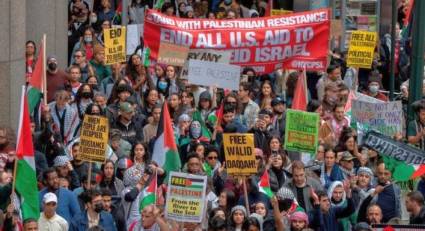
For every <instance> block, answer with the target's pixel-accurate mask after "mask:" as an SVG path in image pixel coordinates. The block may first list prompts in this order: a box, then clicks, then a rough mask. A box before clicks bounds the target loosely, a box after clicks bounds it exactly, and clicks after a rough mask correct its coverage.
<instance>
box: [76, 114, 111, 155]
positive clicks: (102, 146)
mask: <svg viewBox="0 0 425 231" xmlns="http://www.w3.org/2000/svg"><path fill="white" fill-rule="evenodd" d="M108 135H109V124H108V118H106V117H100V116H92V115H85V116H84V121H83V124H82V125H81V134H80V155H79V156H78V159H80V160H83V161H91V162H104V161H105V151H106V147H107V145H108Z"/></svg>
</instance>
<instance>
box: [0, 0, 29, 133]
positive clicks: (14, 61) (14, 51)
mask: <svg viewBox="0 0 425 231" xmlns="http://www.w3.org/2000/svg"><path fill="white" fill-rule="evenodd" d="M25 3H26V0H13V1H10V0H0V12H1V15H2V16H3V17H2V20H0V31H2V33H0V41H1V42H0V50H1V51H2V54H1V55H0V126H10V127H12V128H14V129H16V128H17V125H18V118H19V116H18V115H19V103H20V95H21V86H22V85H23V84H24V83H25V40H26V36H25V9H26V8H25Z"/></svg>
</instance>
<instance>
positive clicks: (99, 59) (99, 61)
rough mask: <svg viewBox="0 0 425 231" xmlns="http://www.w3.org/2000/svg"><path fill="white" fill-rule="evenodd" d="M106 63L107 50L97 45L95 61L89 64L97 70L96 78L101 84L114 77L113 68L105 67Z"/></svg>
mask: <svg viewBox="0 0 425 231" xmlns="http://www.w3.org/2000/svg"><path fill="white" fill-rule="evenodd" d="M105 61H106V60H105V48H104V47H103V46H101V45H95V46H94V48H93V59H92V60H90V62H89V63H90V65H91V66H92V67H94V69H95V70H96V76H97V78H98V80H99V82H101V81H102V80H103V79H106V78H107V77H108V76H111V75H112V70H111V67H110V66H107V65H105Z"/></svg>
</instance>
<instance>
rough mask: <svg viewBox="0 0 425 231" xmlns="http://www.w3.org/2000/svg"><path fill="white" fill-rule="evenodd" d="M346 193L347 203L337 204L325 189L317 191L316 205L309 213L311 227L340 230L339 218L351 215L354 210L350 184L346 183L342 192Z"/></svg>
mask: <svg viewBox="0 0 425 231" xmlns="http://www.w3.org/2000/svg"><path fill="white" fill-rule="evenodd" d="M344 192H345V193H346V198H347V205H346V206H335V205H332V203H331V198H330V197H329V196H328V195H327V194H326V193H325V192H323V191H319V192H317V195H316V196H314V197H315V198H317V199H315V200H314V201H315V206H314V209H313V211H311V212H310V213H309V221H310V227H311V228H313V229H315V230H340V229H339V228H338V227H339V226H338V219H340V218H345V217H348V216H350V215H351V214H352V213H353V212H354V205H353V201H352V199H351V190H350V187H349V185H344V186H343V190H342V193H344Z"/></svg>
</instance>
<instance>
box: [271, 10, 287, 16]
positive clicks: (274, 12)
mask: <svg viewBox="0 0 425 231" xmlns="http://www.w3.org/2000/svg"><path fill="white" fill-rule="evenodd" d="M292 13H293V11H290V10H278V9H272V10H271V12H270V15H271V16H282V15H287V14H292Z"/></svg>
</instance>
